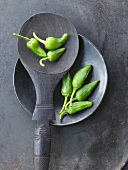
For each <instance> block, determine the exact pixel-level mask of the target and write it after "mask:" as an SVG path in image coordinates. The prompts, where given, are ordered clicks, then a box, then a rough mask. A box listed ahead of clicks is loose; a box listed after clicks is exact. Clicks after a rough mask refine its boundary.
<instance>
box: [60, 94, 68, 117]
mask: <svg viewBox="0 0 128 170" xmlns="http://www.w3.org/2000/svg"><path fill="white" fill-rule="evenodd" d="M67 101H68V97H65V99H64V104H63V107H62V109H61V111H60V112H59V114H60V113H61V112H63V111H64V109H65V106H66V104H67Z"/></svg>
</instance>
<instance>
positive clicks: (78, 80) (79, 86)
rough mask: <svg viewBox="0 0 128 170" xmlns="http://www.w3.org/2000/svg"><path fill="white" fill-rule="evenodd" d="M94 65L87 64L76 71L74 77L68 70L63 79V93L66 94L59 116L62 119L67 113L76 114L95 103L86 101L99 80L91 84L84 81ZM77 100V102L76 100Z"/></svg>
mask: <svg viewBox="0 0 128 170" xmlns="http://www.w3.org/2000/svg"><path fill="white" fill-rule="evenodd" d="M91 68H92V66H91V65H87V66H85V67H83V68H81V69H80V70H79V71H77V72H76V74H75V75H74V77H73V79H72V77H71V75H70V73H69V72H68V73H67V74H66V75H65V76H64V77H63V79H62V88H61V93H62V96H64V98H65V99H64V104H63V107H62V109H61V111H60V112H59V114H60V115H59V118H60V119H62V118H63V116H64V115H65V114H67V113H68V114H70V115H72V114H74V113H76V112H79V111H81V110H83V109H85V108H89V107H91V106H92V105H93V103H92V102H91V101H85V100H86V99H87V98H88V97H89V96H90V94H91V93H92V92H93V90H94V89H95V88H96V86H97V85H98V83H99V82H100V81H99V80H95V81H93V82H91V83H89V84H85V85H84V82H85V80H86V78H87V77H88V75H89V73H90V71H91ZM74 101H75V102H74Z"/></svg>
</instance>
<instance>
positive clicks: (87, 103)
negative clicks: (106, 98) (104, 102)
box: [59, 101, 93, 119]
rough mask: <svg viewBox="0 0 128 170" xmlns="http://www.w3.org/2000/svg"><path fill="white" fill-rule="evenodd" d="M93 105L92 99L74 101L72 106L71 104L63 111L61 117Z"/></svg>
mask: <svg viewBox="0 0 128 170" xmlns="http://www.w3.org/2000/svg"><path fill="white" fill-rule="evenodd" d="M92 105H93V103H92V102H91V101H81V102H74V103H72V107H71V106H70V105H68V107H67V109H66V110H65V111H63V112H62V113H61V114H60V116H59V117H60V119H62V117H63V116H64V115H65V114H66V113H68V114H70V115H72V114H75V113H77V112H79V111H81V110H83V109H86V108H89V107H91V106H92Z"/></svg>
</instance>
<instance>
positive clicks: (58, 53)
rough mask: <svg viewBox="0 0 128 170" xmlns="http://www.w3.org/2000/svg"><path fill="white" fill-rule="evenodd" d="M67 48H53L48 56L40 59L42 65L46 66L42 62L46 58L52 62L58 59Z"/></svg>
mask: <svg viewBox="0 0 128 170" xmlns="http://www.w3.org/2000/svg"><path fill="white" fill-rule="evenodd" d="M65 50H66V48H59V49H57V50H52V51H49V52H48V53H47V57H45V58H42V59H40V65H41V66H43V67H44V66H45V65H44V64H43V63H42V62H43V61H45V60H49V61H51V62H54V61H56V60H58V59H59V58H60V57H61V56H62V54H63V53H64V52H65Z"/></svg>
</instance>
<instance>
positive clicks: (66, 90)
mask: <svg viewBox="0 0 128 170" xmlns="http://www.w3.org/2000/svg"><path fill="white" fill-rule="evenodd" d="M72 90H73V89H72V77H71V75H70V73H69V72H68V73H67V74H66V75H65V76H64V77H63V79H62V88H61V93H62V96H64V97H65V100H64V104H63V107H62V109H61V111H60V113H61V112H62V111H64V109H65V106H66V104H67V101H68V98H69V97H70V96H71V94H72Z"/></svg>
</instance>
